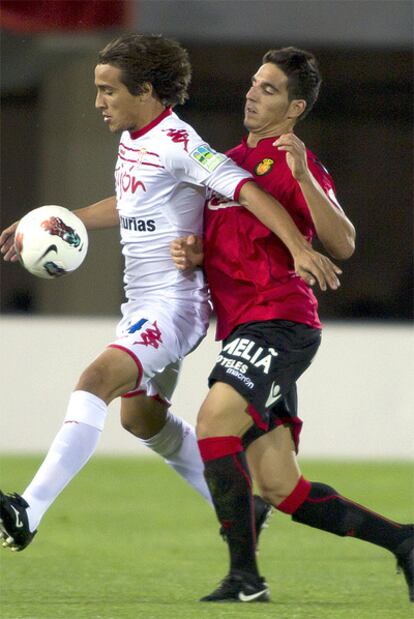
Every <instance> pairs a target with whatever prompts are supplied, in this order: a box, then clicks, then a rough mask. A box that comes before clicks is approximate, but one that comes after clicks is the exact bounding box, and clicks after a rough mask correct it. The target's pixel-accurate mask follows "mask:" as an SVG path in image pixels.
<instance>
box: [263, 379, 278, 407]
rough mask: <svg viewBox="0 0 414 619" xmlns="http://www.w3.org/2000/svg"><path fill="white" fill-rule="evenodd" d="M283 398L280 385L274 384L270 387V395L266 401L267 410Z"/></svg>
mask: <svg viewBox="0 0 414 619" xmlns="http://www.w3.org/2000/svg"><path fill="white" fill-rule="evenodd" d="M281 397H282V394H281V393H280V385H275V383H274V382H273V384H272V386H271V387H270V393H269V396H268V398H267V400H266V404H265V408H269V407H270V406H272V404H274V403H275V402H277V401H278V400H279V398H281Z"/></svg>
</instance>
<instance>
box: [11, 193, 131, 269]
mask: <svg viewBox="0 0 414 619" xmlns="http://www.w3.org/2000/svg"><path fill="white" fill-rule="evenodd" d="M73 212H74V213H75V214H76V215H77V216H78V217H79V219H81V220H82V221H83V223H84V224H85V226H86V228H87V229H88V230H98V229H103V228H112V227H113V226H118V225H119V217H118V211H117V210H116V197H115V196H110V197H109V198H104V199H103V200H100V201H99V202H95V204H91V205H90V206H85V207H84V208H78V209H76V210H75V211H73ZM18 223H19V222H18V221H15V222H14V223H12V224H11V225H10V226H8V227H7V228H5V229H4V230H3V232H2V233H1V234H0V252H1V253H2V255H3V259H4V260H5V261H6V262H16V261H17V260H18V258H17V254H16V250H15V249H14V233H15V232H16V228H17V226H18Z"/></svg>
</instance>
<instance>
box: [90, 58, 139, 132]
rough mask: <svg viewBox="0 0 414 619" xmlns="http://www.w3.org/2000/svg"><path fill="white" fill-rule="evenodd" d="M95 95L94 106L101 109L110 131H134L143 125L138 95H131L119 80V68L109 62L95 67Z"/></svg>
mask: <svg viewBox="0 0 414 619" xmlns="http://www.w3.org/2000/svg"><path fill="white" fill-rule="evenodd" d="M95 86H96V89H97V95H96V100H95V107H96V108H97V109H98V110H101V112H102V115H103V119H104V122H105V123H106V125H107V126H108V127H109V130H110V131H112V133H117V132H120V131H136V130H137V129H141V127H142V126H143V124H145V123H143V116H142V114H143V111H142V104H141V97H140V95H131V93H130V92H129V90H128V88H127V87H126V86H125V84H123V83H122V82H121V69H118V68H117V67H114V66H112V65H110V64H98V65H97V66H96V67H95Z"/></svg>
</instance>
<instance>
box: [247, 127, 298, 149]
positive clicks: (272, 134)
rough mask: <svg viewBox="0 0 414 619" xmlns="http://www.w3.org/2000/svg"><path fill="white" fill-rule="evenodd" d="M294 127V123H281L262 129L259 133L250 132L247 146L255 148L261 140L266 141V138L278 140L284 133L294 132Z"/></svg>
mask: <svg viewBox="0 0 414 619" xmlns="http://www.w3.org/2000/svg"><path fill="white" fill-rule="evenodd" d="M293 127H294V123H291V122H284V123H280V124H279V125H274V126H272V127H267V128H265V129H260V130H258V131H249V134H248V136H247V146H249V147H250V148H255V147H256V146H257V145H258V143H259V142H260V140H265V139H266V138H278V137H279V136H280V135H283V134H284V133H290V132H292V131H293Z"/></svg>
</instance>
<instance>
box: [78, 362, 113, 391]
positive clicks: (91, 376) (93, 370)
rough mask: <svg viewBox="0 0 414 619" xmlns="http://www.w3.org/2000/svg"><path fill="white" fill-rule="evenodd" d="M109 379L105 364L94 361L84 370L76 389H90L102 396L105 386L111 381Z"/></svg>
mask: <svg viewBox="0 0 414 619" xmlns="http://www.w3.org/2000/svg"><path fill="white" fill-rule="evenodd" d="M108 379H109V376H108V371H107V369H106V368H105V366H103V365H102V364H100V363H92V364H91V365H90V366H89V367H87V368H86V370H84V371H83V372H82V374H81V376H80V378H79V380H78V383H77V385H76V389H79V390H82V391H88V392H90V393H93V394H95V395H97V396H99V397H102V396H103V391H104V386H105V384H108V383H109V380H108Z"/></svg>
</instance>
